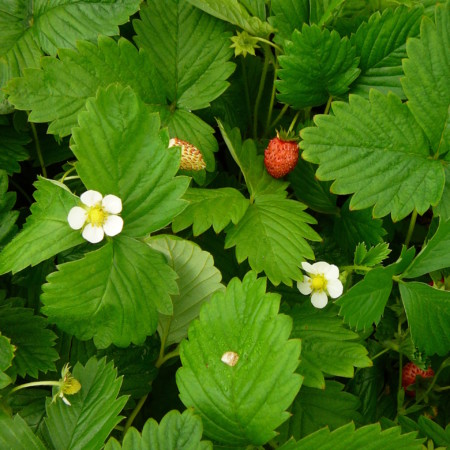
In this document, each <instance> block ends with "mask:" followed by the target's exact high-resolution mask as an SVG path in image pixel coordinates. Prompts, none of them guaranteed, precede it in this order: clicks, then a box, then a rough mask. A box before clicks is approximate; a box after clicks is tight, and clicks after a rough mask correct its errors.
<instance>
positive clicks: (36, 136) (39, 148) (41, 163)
mask: <svg viewBox="0 0 450 450" xmlns="http://www.w3.org/2000/svg"><path fill="white" fill-rule="evenodd" d="M30 126H31V131H32V132H33V137H34V145H35V147H36V153H37V156H38V159H39V164H40V165H41V170H42V175H43V176H44V177H45V178H47V169H46V168H45V164H44V158H43V157H42V151H41V144H40V142H39V137H38V134H37V131H36V127H35V125H34V123H33V122H30Z"/></svg>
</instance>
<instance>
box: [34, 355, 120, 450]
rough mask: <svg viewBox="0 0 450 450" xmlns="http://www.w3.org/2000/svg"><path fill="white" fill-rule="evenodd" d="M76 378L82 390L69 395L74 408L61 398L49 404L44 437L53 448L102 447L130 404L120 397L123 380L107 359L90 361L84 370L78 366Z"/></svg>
mask: <svg viewBox="0 0 450 450" xmlns="http://www.w3.org/2000/svg"><path fill="white" fill-rule="evenodd" d="M73 376H74V378H75V379H77V380H78V381H79V382H80V384H81V389H80V391H79V392H78V393H76V394H74V395H71V396H68V397H69V399H70V403H71V404H72V406H68V405H66V404H64V402H62V401H61V399H59V398H57V400H56V401H55V402H52V403H49V404H48V405H47V417H46V418H45V421H44V424H43V427H42V430H41V435H42V437H43V438H44V439H45V441H46V443H47V444H48V445H49V448H52V449H62V448H67V449H69V448H85V449H88V448H92V449H94V448H101V447H102V446H103V444H104V442H105V440H106V438H107V437H108V435H109V433H111V431H112V430H113V428H114V427H115V426H116V425H117V424H118V423H119V422H120V420H121V419H122V417H121V416H119V415H118V414H119V412H120V411H121V410H122V408H123V407H124V405H125V403H126V401H127V397H124V396H122V397H119V398H117V396H118V394H119V390H120V385H121V384H122V380H121V379H120V378H116V377H117V371H116V369H115V368H114V366H113V363H112V362H109V363H108V364H106V359H105V358H103V359H101V360H99V361H97V360H96V359H95V358H91V359H90V360H89V361H88V362H87V363H86V366H84V367H83V366H82V365H81V364H79V363H78V364H77V365H76V366H75V367H74V368H73Z"/></svg>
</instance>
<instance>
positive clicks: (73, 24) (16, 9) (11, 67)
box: [0, 0, 140, 87]
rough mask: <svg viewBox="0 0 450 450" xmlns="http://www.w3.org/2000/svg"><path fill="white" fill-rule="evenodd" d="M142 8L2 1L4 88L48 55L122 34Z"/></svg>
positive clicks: (125, 3)
mask: <svg viewBox="0 0 450 450" xmlns="http://www.w3.org/2000/svg"><path fill="white" fill-rule="evenodd" d="M3 3H4V5H3ZM139 4H140V1H139V0H119V1H114V2H111V1H108V0H99V1H96V2H92V1H91V0H81V1H77V2H68V1H66V0H56V1H52V2H44V3H38V4H36V5H28V4H27V3H26V2H25V1H23V0H12V1H8V2H4V1H2V6H1V7H0V29H1V30H2V33H0V36H1V37H0V58H1V59H2V60H3V61H4V64H1V65H0V87H2V86H4V85H5V83H6V81H7V80H9V79H10V78H13V77H17V76H19V75H21V73H22V71H23V70H24V69H25V68H26V67H38V66H39V58H40V57H41V56H42V55H43V54H44V53H47V54H50V55H52V56H56V52H57V49H58V48H73V47H75V42H76V41H78V40H79V39H86V40H90V39H95V38H96V37H97V36H98V35H99V34H106V35H116V34H119V28H118V25H121V24H123V23H125V22H127V21H128V18H129V16H130V15H132V14H134V13H135V12H136V11H137V10H138V9H139Z"/></svg>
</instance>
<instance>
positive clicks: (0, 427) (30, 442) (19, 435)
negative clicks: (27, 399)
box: [0, 414, 46, 450]
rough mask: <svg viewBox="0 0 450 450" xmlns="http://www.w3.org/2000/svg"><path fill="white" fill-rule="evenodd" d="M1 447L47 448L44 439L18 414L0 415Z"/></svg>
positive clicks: (15, 448)
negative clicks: (11, 415)
mask: <svg viewBox="0 0 450 450" xmlns="http://www.w3.org/2000/svg"><path fill="white" fill-rule="evenodd" d="M0 447H1V448H4V449H7V448H8V449H14V450H46V447H45V445H44V444H43V443H42V441H41V440H40V439H39V438H38V437H37V436H35V435H34V433H33V432H32V431H31V428H30V427H29V426H28V425H27V424H26V422H25V421H24V420H23V419H22V417H20V416H19V415H18V414H16V415H15V416H14V418H11V417H9V416H7V415H5V414H1V415H0Z"/></svg>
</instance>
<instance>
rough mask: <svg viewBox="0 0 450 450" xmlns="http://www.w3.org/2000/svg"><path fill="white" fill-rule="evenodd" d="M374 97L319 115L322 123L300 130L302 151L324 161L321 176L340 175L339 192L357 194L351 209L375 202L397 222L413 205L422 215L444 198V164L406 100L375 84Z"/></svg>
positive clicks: (336, 188)
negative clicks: (385, 92) (383, 91)
mask: <svg viewBox="0 0 450 450" xmlns="http://www.w3.org/2000/svg"><path fill="white" fill-rule="evenodd" d="M369 100H370V101H367V100H365V99H363V98H362V97H359V96H357V95H350V101H349V103H343V102H334V103H333V113H334V114H333V115H327V116H325V115H319V116H315V122H316V124H317V125H318V127H317V128H312V127H310V128H305V129H303V130H302V132H301V135H302V137H303V141H301V143H300V145H301V147H302V148H303V149H304V150H305V151H304V152H303V155H302V156H303V158H305V159H306V160H307V161H311V162H313V163H315V164H320V167H319V169H318V171H317V177H318V178H319V179H321V180H336V181H335V182H334V183H333V185H332V187H331V189H332V191H333V192H334V193H335V194H352V193H354V195H353V197H352V200H351V202H350V209H364V208H368V207H370V206H372V205H374V209H373V215H374V217H383V216H385V215H387V214H389V213H391V215H392V219H393V220H394V221H397V220H401V219H403V218H404V217H406V216H407V215H408V214H409V213H410V212H411V211H413V209H414V208H415V209H416V210H417V211H418V213H419V214H423V213H424V212H425V211H426V210H428V208H429V207H430V204H431V205H435V204H437V203H438V202H439V200H440V198H441V195H442V190H443V188H444V181H445V178H444V169H443V166H442V164H441V163H440V162H439V161H436V160H433V159H430V158H429V156H430V154H429V148H428V143H427V141H426V138H425V136H424V134H423V133H422V131H421V130H420V128H419V127H417V124H416V122H415V120H414V118H413V117H412V115H411V113H410V112H409V109H408V107H407V105H405V104H403V103H402V102H401V100H400V99H399V98H398V97H396V96H395V95H393V94H388V95H387V96H385V95H383V94H381V93H380V92H378V91H376V90H374V89H372V90H371V91H370V94H369ZM368 180H370V182H368Z"/></svg>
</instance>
